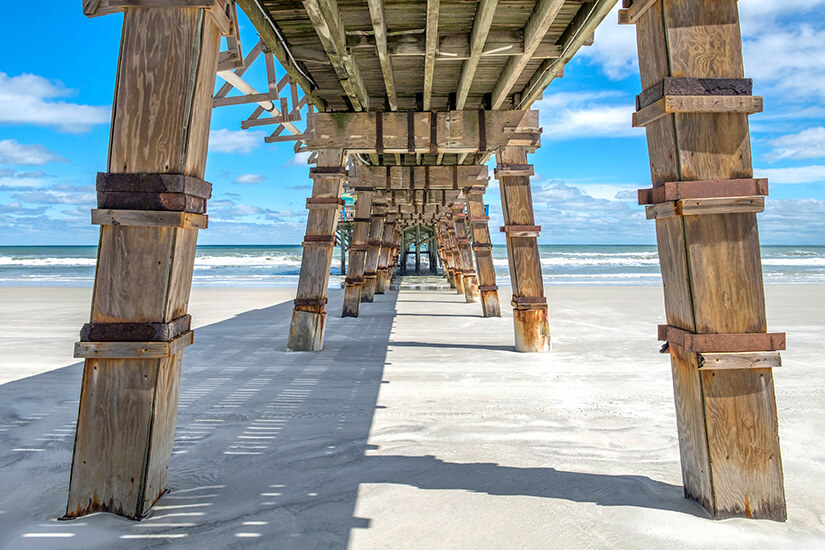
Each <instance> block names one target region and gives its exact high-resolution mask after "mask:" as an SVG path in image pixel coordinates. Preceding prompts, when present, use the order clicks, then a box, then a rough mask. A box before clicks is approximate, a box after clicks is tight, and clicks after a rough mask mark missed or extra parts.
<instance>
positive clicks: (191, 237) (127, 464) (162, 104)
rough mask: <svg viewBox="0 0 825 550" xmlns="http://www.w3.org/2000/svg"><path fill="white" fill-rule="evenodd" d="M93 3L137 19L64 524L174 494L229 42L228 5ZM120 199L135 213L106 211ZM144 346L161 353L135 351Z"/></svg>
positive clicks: (84, 345) (116, 122)
mask: <svg viewBox="0 0 825 550" xmlns="http://www.w3.org/2000/svg"><path fill="white" fill-rule="evenodd" d="M91 4H95V6H94V7H95V8H99V7H101V6H104V4H105V6H107V7H111V8H113V9H114V8H116V9H118V10H120V9H121V8H123V7H128V8H129V9H126V10H125V13H124V16H123V33H122V37H121V44H120V56H119V62H118V70H117V84H116V86H115V90H116V92H115V98H114V103H113V109H112V128H111V133H110V146H109V158H108V167H107V173H106V174H105V175H104V177H103V179H102V180H99V181H98V190H99V191H100V195H99V197H98V198H99V206H100V207H99V208H98V209H97V210H94V211H93V212H92V221H93V223H96V224H99V225H100V244H99V246H98V261H97V269H96V273H95V286H94V292H93V296H92V308H91V315H90V323H89V324H88V325H87V326H86V327H85V328H84V331H83V334H84V339H92V338H93V339H95V341H81V342H79V343H78V344H77V346H76V353H77V356H79V357H83V358H84V359H85V361H84V368H83V379H82V386H81V392H80V405H79V411H78V419H77V433H76V436H75V443H74V450H73V455H72V471H71V479H70V483H69V495H68V502H67V506H66V517H78V516H83V515H86V514H90V513H94V512H111V513H115V514H119V515H122V516H126V517H129V518H133V519H140V518H142V517H143V516H144V515H145V514H146V513H147V511H148V510H149V509H150V507H151V506H152V505H153V504H154V502H155V501H156V500H157V499H158V498H159V497H160V496H161V495H162V494H163V493H164V492H165V491H166V476H167V470H168V468H169V462H170V459H171V453H172V442H173V439H174V432H175V420H176V413H177V401H178V385H179V379H180V368H181V359H182V355H183V352H182V350H183V348H184V347H186V346H187V345H189V344H190V343H191V342H192V338H193V335H192V332H191V331H188V330H187V331H185V332H183V333H182V334H178V335H177V336H176V333H177V332H178V330H181V327H182V326H184V325H185V323H184V325H181V323H180V322H179V321H180V320H181V319H186V321H187V322H188V315H187V309H188V302H189V291H190V286H191V281H192V271H193V267H194V257H195V244H196V240H197V233H198V229H200V228H204V227H206V216H205V215H203V213H202V212H201V213H198V212H194V213H193V212H191V211H189V212H187V211H186V210H190V209H189V206H191V204H187V201H189V199H190V198H196V199H198V201H195V202H198V205H197V206H198V207H199V208H202V209H203V210H204V211H205V201H206V198H207V197H208V196H209V189H208V188H209V184H208V183H206V182H203V180H202V178H203V174H204V168H205V161H206V152H207V141H208V136H209V121H210V115H211V99H212V90H213V89H214V86H215V75H216V72H217V64H218V50H219V46H220V37H221V34H223V33H224V29H223V28H222V26H221V25H220V24H219V23H220V21H218V19H220V16H219V14H216V13H215V10H213V9H212V7H214V6H221V7H225V5H224V3H220V4H218V3H215V2H210V3H209V4H208V6H206V5H202V4H197V5H195V4H196V3H195V2H188V3H187V4H186V6H185V7H184V6H183V3H182V2H167V3H166V4H165V5H166V7H156V6H157V5H158V4H157V3H152V4H149V3H138V2H87V3H86V4H84V7H89V8H91V7H92V6H91ZM192 8H198V9H192ZM96 14H97V15H101V14H102V12H100V11H97V12H96ZM216 15H218V18H217V19H216ZM170 37H174V38H175V39H174V40H170ZM158 42H163V43H164V45H165V47H164V48H157V47H155V44H157V43H158ZM159 99H160V100H161V101H159ZM158 144H163V146H162V147H161V146H159V145H158ZM167 173H168V174H167ZM113 200H114V201H115V202H119V203H120V204H121V206H122V205H123V204H135V205H140V207H139V208H129V209H123V208H111V207H109V206H111V201H113ZM147 200H148V202H147ZM172 203H176V204H174V205H173V204H172ZM106 205H109V206H106ZM147 205H155V206H156V208H151V209H146V206H147ZM175 210H177V211H175ZM147 337H150V338H157V339H158V340H157V341H151V340H149V341H147V340H143V341H140V339H143V338H147ZM109 338H118V340H119V341H108V339H109ZM161 338H162V340H161ZM103 339H105V340H103ZM123 340H126V341H123ZM128 340H132V341H128ZM167 340H168V341H167Z"/></svg>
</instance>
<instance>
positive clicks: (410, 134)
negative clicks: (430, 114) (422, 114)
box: [407, 111, 415, 153]
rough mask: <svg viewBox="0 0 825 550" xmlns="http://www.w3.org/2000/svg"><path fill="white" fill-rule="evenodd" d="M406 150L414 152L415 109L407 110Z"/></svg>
mask: <svg viewBox="0 0 825 550" xmlns="http://www.w3.org/2000/svg"><path fill="white" fill-rule="evenodd" d="M407 152H408V153H415V111H407Z"/></svg>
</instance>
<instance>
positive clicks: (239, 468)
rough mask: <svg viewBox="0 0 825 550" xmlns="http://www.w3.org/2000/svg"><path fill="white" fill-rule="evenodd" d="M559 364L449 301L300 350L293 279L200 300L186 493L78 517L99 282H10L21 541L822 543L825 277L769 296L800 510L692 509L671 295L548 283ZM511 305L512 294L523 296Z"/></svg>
mask: <svg viewBox="0 0 825 550" xmlns="http://www.w3.org/2000/svg"><path fill="white" fill-rule="evenodd" d="M547 290H548V293H549V295H550V302H551V330H552V334H553V348H554V349H553V352H552V353H550V354H545V355H526V354H517V353H514V352H513V351H511V350H512V325H511V323H512V319H511V318H510V315H511V312H510V310H509V307H506V306H505V311H504V318H502V319H483V318H481V316H480V306H478V305H477V304H465V303H463V297H460V296H457V295H455V294H454V293H452V292H449V291H446V290H442V291H436V290H409V289H404V290H402V291H401V292H400V293H398V292H392V293H389V294H387V295H384V296H377V297H376V302H375V303H374V304H365V305H364V306H363V309H362V316H361V317H360V318H358V319H341V318H339V317H337V316H335V314H336V313H337V312H339V311H340V307H341V300H342V293H341V291H340V290H334V291H332V292H331V294H330V304H329V310H330V311H331V312H332V313H333V314H332V315H330V317H329V321H328V328H327V336H326V347H325V350H324V351H323V352H321V353H289V354H288V353H285V351H284V347H285V342H286V336H287V331H288V324H289V316H290V310H291V303H290V302H289V300H291V298H292V297H293V296H294V291H293V290H291V289H283V288H282V289H195V290H194V291H193V295H192V304H191V313H192V315H193V319H194V322H195V325H196V326H197V327H199V330H197V332H196V336H195V344H194V345H193V346H192V347H190V348H188V349H187V351H186V354H185V357H184V371H183V379H182V383H181V386H182V391H181V404H180V411H179V415H178V429H177V433H176V441H175V454H174V455H173V457H172V463H171V467H170V473H169V487H170V493H169V494H167V495H166V496H164V497H163V498H162V499H161V500H160V501H159V502H158V503H157V505H156V506H155V508H154V509H153V511H152V513H151V515H150V516H149V518H147V519H146V520H144V521H143V522H140V523H138V522H133V521H129V520H126V519H123V518H118V517H116V516H112V515H108V514H98V515H94V516H90V517H86V518H82V519H80V520H76V521H71V522H57V521H56V519H55V518H57V517H58V516H60V515H61V514H62V513H63V511H64V507H65V502H66V491H67V487H68V477H69V466H70V461H71V447H72V439H73V434H74V421H75V416H76V407H77V399H78V395H79V387H80V373H81V365H80V364H79V363H78V362H76V361H74V360H72V359H71V348H72V343H73V342H74V340H75V339H76V335H77V331H78V329H79V327H80V326H81V325H82V324H83V322H85V321H86V320H87V316H88V308H89V295H90V292H89V290H87V289H68V288H61V289H52V288H37V289H34V288H28V289H13V288H0V345H1V346H2V350H3V352H2V354H0V361H2V365H0V375H2V381H3V382H4V383H3V384H2V385H0V548H14V549H19V548H114V547H118V548H154V547H164V546H166V545H170V543H171V547H173V548H210V549H211V548H232V547H237V548H242V547H243V548H245V547H258V548H272V549H282V548H301V549H303V548H346V547H349V548H356V549H376V548H392V549H397V548H427V549H433V548H438V549H440V548H470V549H478V548H496V549H498V548H565V549H567V548H741V547H746V546H747V547H765V548H793V549H800V548H822V547H825V497H823V496H822V487H823V484H824V483H825V442H823V438H822V437H821V434H822V433H823V432H825V409H823V407H822V403H823V398H822V393H823V388H824V387H825V384H824V382H825V372H824V371H823V369H822V365H821V360H820V354H819V351H820V349H821V341H822V338H823V333H825V308H823V307H822V304H823V297H825V287H815V286H801V285H800V286H779V285H776V286H768V287H767V297H768V310H769V311H768V314H769V317H768V318H769V319H770V321H771V327H770V328H771V329H772V330H784V331H787V333H788V345H789V350H788V351H787V352H785V353H784V354H783V359H784V364H785V366H783V367H782V368H780V369H777V370H776V373H775V379H776V389H777V402H778V407H779V423H780V436H781V441H782V453H783V456H782V459H783V463H784V471H785V482H786V493H787V501H788V514H789V520H788V522H787V523H784V524H783V523H774V522H770V521H752V520H739V519H734V520H726V521H713V520H710V519H708V517H707V515H706V514H705V512H704V511H703V510H702V509H701V508H699V507H698V506H697V505H695V504H694V503H692V502H691V501H687V500H685V499H684V498H683V497H682V488H681V478H680V468H679V454H678V448H677V446H678V442H677V438H676V424H675V416H674V410H673V395H672V385H671V380H670V369H669V362H668V360H667V358H666V357H665V356H662V355H660V354H659V353H658V348H659V344H658V343H657V342H656V324H657V323H659V322H661V321H662V316H663V306H662V298H661V289H660V288H657V287H618V286H610V287H607V286H605V287H595V286H578V287H575V286H550V287H548V289H547ZM508 301H509V299H508V298H507V296H506V291H505V292H502V302H503V303H504V304H506V303H507V302H508Z"/></svg>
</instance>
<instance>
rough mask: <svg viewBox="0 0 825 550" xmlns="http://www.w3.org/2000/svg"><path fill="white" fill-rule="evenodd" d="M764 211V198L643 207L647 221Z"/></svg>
mask: <svg viewBox="0 0 825 550" xmlns="http://www.w3.org/2000/svg"><path fill="white" fill-rule="evenodd" d="M764 210H765V197H762V196H759V197H716V198H707V199H681V200H678V201H669V202H662V203H659V204H652V205H648V206H646V207H645V215H646V216H647V219H649V220H654V219H659V218H668V217H670V216H698V215H710V214H743V213H757V212H763V211H764Z"/></svg>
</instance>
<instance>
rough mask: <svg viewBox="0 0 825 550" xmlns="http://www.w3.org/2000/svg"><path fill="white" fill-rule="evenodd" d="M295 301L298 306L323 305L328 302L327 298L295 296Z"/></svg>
mask: <svg viewBox="0 0 825 550" xmlns="http://www.w3.org/2000/svg"><path fill="white" fill-rule="evenodd" d="M293 303H294V304H295V305H296V306H305V307H306V306H309V307H322V306H325V305H326V303H327V299H326V298H295V300H293Z"/></svg>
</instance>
